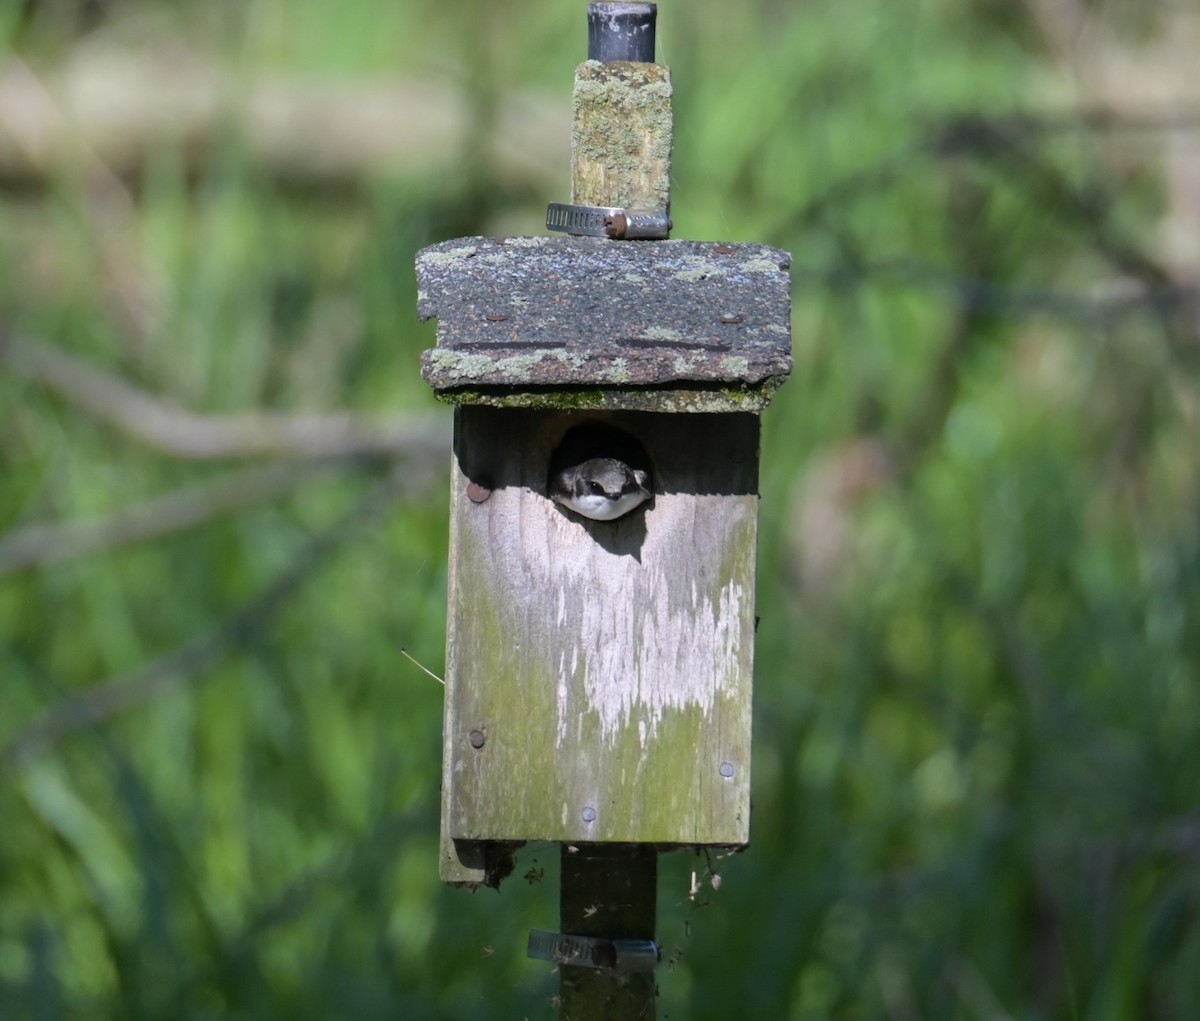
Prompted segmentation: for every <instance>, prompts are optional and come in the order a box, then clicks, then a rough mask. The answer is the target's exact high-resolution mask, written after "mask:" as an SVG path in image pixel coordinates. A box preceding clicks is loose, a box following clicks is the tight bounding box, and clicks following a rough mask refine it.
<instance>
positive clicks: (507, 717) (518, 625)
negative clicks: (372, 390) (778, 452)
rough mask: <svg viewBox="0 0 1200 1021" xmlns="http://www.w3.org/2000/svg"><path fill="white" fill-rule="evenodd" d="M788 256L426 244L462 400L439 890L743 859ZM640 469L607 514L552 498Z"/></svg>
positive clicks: (433, 297) (469, 241)
mask: <svg viewBox="0 0 1200 1021" xmlns="http://www.w3.org/2000/svg"><path fill="white" fill-rule="evenodd" d="M788 265H789V256H788V255H787V253H785V252H782V251H779V250H777V249H774V248H769V247H766V246H763V245H750V244H736V245H735V244H730V245H722V244H712V243H698V242H688V241H652V242H634V241H627V242H622V241H611V240H607V239H603V238H584V237H559V238H549V237H545V238H541V237H530V238H507V239H497V238H483V237H479V238H462V239H458V240H454V241H448V242H445V243H443V244H438V245H434V246H432V247H430V248H426V249H424V250H423V251H422V252H421V253H420V255H419V257H418V261H417V275H418V283H419V292H420V294H419V311H420V314H421V316H422V318H425V319H428V318H433V317H436V318H437V320H438V330H437V346H436V347H434V348H433V349H431V350H429V351H426V352H425V354H424V356H423V375H424V377H425V379H426V381H427V382H428V383H429V384H430V385H431V386H432V387H433V388H434V390H435V391H436V392H437V395H438V396H439V397H440V398H441V399H443V400H445V401H448V402H450V403H452V404H454V405H455V416H454V448H453V464H452V470H451V498H450V579H449V621H448V640H447V664H446V702H445V731H444V742H445V743H444V759H443V776H442V837H443V840H442V876H443V878H444V879H445V880H446V881H447V882H455V883H477V882H496V881H498V879H499V878H500V875H501V874H502V871H503V868H504V864H503V863H504V860H505V854H506V853H507V851H508V850H510V849H511V848H512V847H513V846H514V845H516V844H520V843H522V842H525V841H532V840H545V841H560V842H563V843H572V844H574V843H581V842H605V841H613V842H621V843H647V844H655V845H659V846H664V845H666V846H671V845H676V846H678V845H724V846H739V845H743V844H745V843H746V842H747V841H748V838H749V822H750V732H751V721H750V709H751V679H752V673H753V658H754V625H755V615H754V565H755V545H756V533H757V504H758V450H759V412H760V411H761V410H762V409H763V408H764V407H765V406H766V404H767V402H768V401H769V400H770V398H771V396H772V394H773V393H774V391H775V390H776V389H777V388H778V386H779V385H780V384H781V383H782V382H783V380H784V379H785V377H786V376H787V374H788V372H789V371H790V368H791V357H790V347H791V329H790V308H791V304H790V283H789V277H788V272H787V271H788ZM590 458H613V459H618V460H620V461H621V462H622V463H624V464H627V465H629V466H630V467H631V468H632V469H634V470H636V471H638V472H641V473H644V474H642V475H639V476H638V477H639V478H641V479H645V480H646V488H647V489H649V491H650V494H651V495H650V498H649V499H646V500H644V501H643V502H642V503H640V504H639V505H638V506H637V507H635V508H634V509H633V510H632V511H629V512H628V513H626V514H623V515H622V516H620V517H617V518H615V519H613V520H594V519H592V518H589V517H586V516H583V515H581V514H579V513H576V512H575V511H573V510H571V509H569V508H567V507H566V506H564V505H562V504H560V503H558V502H555V501H554V500H553V499H551V487H552V485H553V481H554V478H555V476H556V475H557V474H558V473H560V472H561V471H562V470H564V468H567V469H569V468H570V466H572V465H574V464H577V463H579V462H581V461H584V460H587V459H590Z"/></svg>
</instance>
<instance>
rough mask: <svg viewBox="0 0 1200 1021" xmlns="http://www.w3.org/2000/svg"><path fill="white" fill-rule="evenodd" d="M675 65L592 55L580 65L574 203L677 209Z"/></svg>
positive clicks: (575, 115) (574, 136) (574, 132)
mask: <svg viewBox="0 0 1200 1021" xmlns="http://www.w3.org/2000/svg"><path fill="white" fill-rule="evenodd" d="M671 94H672V90H671V69H670V68H668V67H665V66H664V65H662V64H643V63H636V62H633V61H625V60H613V61H609V62H607V63H601V62H600V61H598V60H588V61H585V62H584V63H582V64H580V65H579V67H578V68H576V70H575V94H574V105H573V120H572V130H571V172H572V179H571V201H572V202H578V203H582V204H584V205H596V206H624V207H626V208H630V209H633V208H642V209H668V210H669V209H670V208H671V147H672V144H673V140H674V124H673V120H672V115H671Z"/></svg>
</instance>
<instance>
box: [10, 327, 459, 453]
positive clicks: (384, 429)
mask: <svg viewBox="0 0 1200 1021" xmlns="http://www.w3.org/2000/svg"><path fill="white" fill-rule="evenodd" d="M0 365H2V366H4V367H5V368H8V369H10V370H12V371H13V372H16V373H18V374H19V375H22V376H24V377H25V378H27V379H31V380H34V381H35V382H37V383H39V384H41V385H42V386H44V387H46V388H47V389H48V390H52V391H53V392H55V393H56V394H58V395H59V396H60V397H63V398H65V399H66V400H68V401H69V402H70V403H72V404H73V405H75V406H77V407H80V408H82V409H84V410H85V411H88V412H90V413H91V414H93V415H96V416H97V417H99V418H101V419H103V420H104V421H106V422H108V423H109V424H110V425H113V426H115V427H116V428H118V429H120V430H122V431H123V432H125V433H126V434H127V435H129V436H131V437H132V438H134V439H136V440H138V441H139V442H141V443H144V444H146V445H147V446H150V447H153V448H155V449H156V450H160V451H162V452H164V453H167V454H171V455H173V456H175V457H182V458H189V459H197V460H207V459H214V458H231V457H268V456H276V457H348V456H353V455H357V454H406V455H409V456H415V455H418V454H422V453H423V454H429V455H432V454H434V453H436V454H437V455H438V456H441V454H442V452H443V451H444V450H445V447H446V429H445V426H444V423H443V422H442V420H441V416H438V415H430V414H425V415H403V416H397V417H394V418H386V419H375V420H370V419H365V418H363V417H361V416H358V415H354V414H350V413H348V412H341V413H331V414H294V415H289V414H277V413H270V412H254V413H247V414H240V415H202V414H197V413H196V412H193V411H189V410H187V409H185V408H180V407H177V406H174V405H171V404H168V403H167V402H166V401H164V400H162V399H161V398H159V397H157V396H155V395H154V394H151V393H149V392H148V391H146V390H143V389H141V388H140V387H136V386H134V385H133V384H132V383H129V382H127V381H126V380H124V379H121V378H120V377H119V376H116V375H114V374H113V373H110V372H106V371H104V370H103V369H98V368H96V367H95V366H93V365H90V364H88V363H87V362H86V361H84V360H83V359H81V358H78V357H76V356H75V355H69V354H67V353H66V352H64V351H62V350H60V349H58V348H55V347H53V346H51V345H49V344H45V343H42V342H40V341H33V340H29V339H28V338H18V337H14V336H11V335H7V334H5V333H3V332H0Z"/></svg>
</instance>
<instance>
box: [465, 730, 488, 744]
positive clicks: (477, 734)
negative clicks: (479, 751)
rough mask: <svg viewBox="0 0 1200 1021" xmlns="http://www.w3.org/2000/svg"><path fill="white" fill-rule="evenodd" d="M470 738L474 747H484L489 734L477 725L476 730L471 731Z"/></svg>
mask: <svg viewBox="0 0 1200 1021" xmlns="http://www.w3.org/2000/svg"><path fill="white" fill-rule="evenodd" d="M468 740H469V741H470V742H471V747H472V748H482V747H483V746H484V745H485V744H487V734H485V733H484V732H483V731H482V730H480V729H479V728H478V727H477V728H476V729H475V730H472V731H471V733H470V735H469V737H468Z"/></svg>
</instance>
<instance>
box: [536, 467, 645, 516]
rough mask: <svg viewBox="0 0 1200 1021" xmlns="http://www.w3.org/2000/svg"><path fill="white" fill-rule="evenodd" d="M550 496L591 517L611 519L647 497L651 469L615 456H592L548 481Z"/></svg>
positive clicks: (625, 512) (577, 512) (626, 511)
mask: <svg viewBox="0 0 1200 1021" xmlns="http://www.w3.org/2000/svg"><path fill="white" fill-rule="evenodd" d="M550 499H552V500H553V501H554V502H555V503H561V504H562V505H563V506H564V507H566V508H567V509H568V510H573V511H574V512H575V513H576V514H582V515H583V516H584V517H585V518H591V519H593V520H594V521H612V520H613V519H614V518H619V517H621V516H622V515H625V514H628V513H629V512H630V511H631V510H633V509H634V508H635V507H637V506H639V505H640V504H643V503H645V502H646V501H647V500H648V499H650V473H649V472H646V471H643V470H642V469H641V468H630V467H629V465H627V464H626V463H625V462H624V461H618V460H617V459H616V458H615V457H593V458H590V459H589V460H587V461H583V462H581V463H580V464H576V465H572V466H571V467H570V468H564V469H563V470H562V471H560V472H559V473H558V474H557V475H555V476H554V478H553V479H551V481H550Z"/></svg>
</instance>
